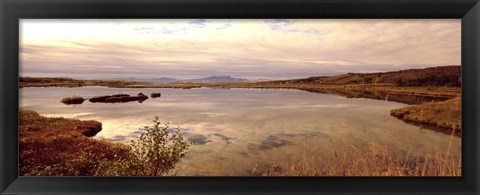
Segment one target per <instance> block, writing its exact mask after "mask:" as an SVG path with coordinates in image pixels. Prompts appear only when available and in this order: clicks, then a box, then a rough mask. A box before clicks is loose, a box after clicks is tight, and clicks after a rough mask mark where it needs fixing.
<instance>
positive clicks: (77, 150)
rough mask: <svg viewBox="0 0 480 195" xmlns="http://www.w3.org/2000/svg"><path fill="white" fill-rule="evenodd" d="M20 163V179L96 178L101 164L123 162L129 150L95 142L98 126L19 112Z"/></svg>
mask: <svg viewBox="0 0 480 195" xmlns="http://www.w3.org/2000/svg"><path fill="white" fill-rule="evenodd" d="M19 114H20V132H19V133H20V135H19V149H20V150H19V153H20V154H19V155H20V156H19V161H20V175H22V176H35V175H43V176H62V175H69V176H74V175H84V176H88V175H95V172H96V167H97V166H99V164H100V162H102V161H116V160H120V159H126V158H127V157H128V155H129V148H128V146H126V145H124V144H113V143H110V142H106V141H101V140H95V139H92V138H89V137H87V136H94V135H95V134H96V133H98V132H99V131H100V130H101V123H99V122H96V121H80V120H76V119H65V118H47V117H42V116H40V115H38V114H37V113H36V112H34V111H27V110H21V111H20V113H19Z"/></svg>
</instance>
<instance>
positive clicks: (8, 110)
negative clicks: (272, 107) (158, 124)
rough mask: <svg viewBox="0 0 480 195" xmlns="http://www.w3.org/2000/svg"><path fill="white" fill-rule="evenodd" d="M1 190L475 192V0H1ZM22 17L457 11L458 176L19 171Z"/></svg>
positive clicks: (478, 163)
mask: <svg viewBox="0 0 480 195" xmlns="http://www.w3.org/2000/svg"><path fill="white" fill-rule="evenodd" d="M0 13H1V14H0V21H1V26H0V29H1V30H0V33H1V35H0V39H1V40H0V43H1V48H0V50H1V53H0V58H1V66H0V74H1V76H0V90H1V91H0V108H1V109H0V192H1V193H2V194H33V193H35V194H108V193H115V194H119V193H125V194H133V193H139V194H146V193H163V194H187V193H188V194H190V193H202V194H246V193H249V194H267V193H268V194H271V193H274V194H302V193H308V194H390V193H391V194H472V195H473V194H480V179H479V177H480V174H479V173H480V172H479V171H480V155H479V148H480V134H479V125H480V120H479V119H480V117H479V111H480V104H479V99H480V97H479V95H480V93H479V92H480V91H479V86H480V85H479V84H480V79H479V77H480V68H479V67H480V59H479V55H480V3H479V1H478V0H335V1H334V0H297V1H295V0H243V1H234V0H140V1H135V0H102V1H100V0H62V1H60V0H36V1H34V0H1V1H0ZM22 18H459V19H460V18H461V21H462V79H463V80H462V129H463V133H462V146H463V147H462V156H463V159H462V169H463V174H462V177H19V176H18V136H17V133H18V130H17V128H18V71H19V65H18V62H19V36H18V35H19V19H22Z"/></svg>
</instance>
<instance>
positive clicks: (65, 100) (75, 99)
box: [60, 96, 85, 105]
mask: <svg viewBox="0 0 480 195" xmlns="http://www.w3.org/2000/svg"><path fill="white" fill-rule="evenodd" d="M84 101H85V99H84V98H83V97H79V96H73V97H67V98H63V99H62V100H61V101H60V102H62V103H64V104H67V105H68V104H82V103H83V102H84Z"/></svg>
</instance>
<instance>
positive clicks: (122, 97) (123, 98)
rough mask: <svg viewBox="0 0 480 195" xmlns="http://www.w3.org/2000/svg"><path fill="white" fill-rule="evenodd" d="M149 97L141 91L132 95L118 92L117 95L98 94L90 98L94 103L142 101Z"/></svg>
mask: <svg viewBox="0 0 480 195" xmlns="http://www.w3.org/2000/svg"><path fill="white" fill-rule="evenodd" d="M146 99H148V96H146V95H145V94H143V93H139V94H138V95H137V96H130V95H128V94H116V95H104V96H96V97H93V98H90V99H89V101H90V102H92V103H97V102H100V103H125V102H132V101H138V102H140V103H142V102H143V101H145V100H146Z"/></svg>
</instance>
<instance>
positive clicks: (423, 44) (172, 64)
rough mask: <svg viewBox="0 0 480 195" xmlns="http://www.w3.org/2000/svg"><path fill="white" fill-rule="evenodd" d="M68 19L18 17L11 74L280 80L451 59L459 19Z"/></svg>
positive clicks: (455, 55) (456, 58) (456, 53)
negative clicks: (16, 64)
mask: <svg viewBox="0 0 480 195" xmlns="http://www.w3.org/2000/svg"><path fill="white" fill-rule="evenodd" d="M32 21H33V20H32ZM76 21H77V20H75V21H70V22H68V21H63V22H58V21H56V20H55V21H50V20H46V21H43V22H41V21H37V20H35V22H32V23H30V21H29V20H22V24H21V25H22V32H21V43H20V55H21V56H20V61H21V65H20V68H21V73H22V74H23V75H32V76H33V75H44V76H57V75H61V76H78V77H90V78H91V77H95V78H99V77H100V78H101V77H110V78H111V77H119V76H126V77H130V76H137V77H141V76H153V77H162V76H165V77H176V78H179V79H184V78H198V77H201V76H212V75H230V76H236V77H243V78H272V79H275V78H281V79H283V78H295V77H308V76H318V75H333V74H341V73H347V72H372V71H373V72H375V71H386V70H399V69H407V68H423V67H429V66H440V65H459V64H460V59H461V58H460V57H461V55H460V51H461V50H460V38H461V36H460V32H461V28H460V26H461V25H460V20H283V19H281V20H266V21H265V20H193V21H192V20H124V21H123V20H122V21H121V25H116V24H111V23H108V22H105V21H103V22H101V23H99V22H90V23H89V22H86V21H82V22H76ZM207 23H208V25H207ZM272 25H273V26H276V27H278V29H277V30H272V28H271V27H272ZM276 27H275V28H276Z"/></svg>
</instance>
